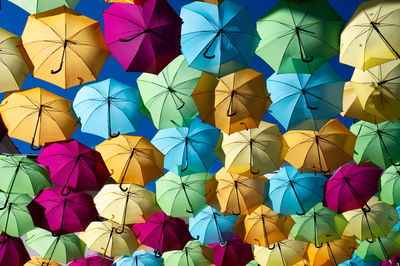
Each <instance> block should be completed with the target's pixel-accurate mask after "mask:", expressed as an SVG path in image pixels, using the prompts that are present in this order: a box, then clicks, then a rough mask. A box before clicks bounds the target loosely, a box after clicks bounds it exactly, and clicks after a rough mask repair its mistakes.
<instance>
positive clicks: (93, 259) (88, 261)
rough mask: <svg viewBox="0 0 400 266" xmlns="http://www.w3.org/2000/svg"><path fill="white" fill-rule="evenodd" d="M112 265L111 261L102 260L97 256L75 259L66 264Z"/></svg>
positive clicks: (73, 265) (76, 265) (84, 265)
mask: <svg viewBox="0 0 400 266" xmlns="http://www.w3.org/2000/svg"><path fill="white" fill-rule="evenodd" d="M111 264H113V260H110V259H107V258H102V257H100V256H97V255H91V256H87V257H85V258H83V259H77V260H74V261H73V262H71V263H70V264H68V265H69V266H97V265H102V266H103V265H104V266H109V265H111Z"/></svg>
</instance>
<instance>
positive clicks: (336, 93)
mask: <svg viewBox="0 0 400 266" xmlns="http://www.w3.org/2000/svg"><path fill="white" fill-rule="evenodd" d="M318 2H320V1H318ZM343 86H344V80H343V78H342V77H340V76H339V75H338V74H337V73H336V72H335V70H334V69H333V68H332V67H331V66H330V65H329V64H325V65H323V66H322V67H320V68H319V69H318V70H317V71H315V72H314V73H313V74H277V73H274V74H273V75H272V76H270V77H269V78H268V79H267V88H268V91H269V93H270V95H271V100H272V105H271V106H270V108H269V109H268V112H269V113H270V114H271V115H272V116H273V117H274V118H275V119H276V120H278V122H279V123H280V124H281V125H282V126H283V127H284V128H285V129H286V130H293V129H301V130H319V129H320V128H321V127H323V126H324V125H325V124H326V123H327V122H328V121H329V120H330V119H331V118H333V117H335V116H336V115H338V114H339V113H340V112H341V111H342V102H343V99H342V97H343ZM283 109H285V110H286V111H285V112H282V110H283Z"/></svg>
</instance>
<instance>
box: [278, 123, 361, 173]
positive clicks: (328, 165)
mask: <svg viewBox="0 0 400 266" xmlns="http://www.w3.org/2000/svg"><path fill="white" fill-rule="evenodd" d="M283 138H284V140H285V141H286V143H287V144H288V146H289V150H288V152H287V154H286V157H285V161H287V162H288V163H290V164H291V165H293V166H294V167H295V168H297V169H298V170H299V172H300V173H304V172H306V173H307V172H314V173H315V172H320V173H323V174H330V173H332V172H333V171H334V170H336V168H338V167H339V166H341V165H343V164H345V163H347V162H349V161H351V160H352V157H353V151H354V145H355V142H356V136H355V135H354V134H353V133H352V132H350V130H348V129H347V128H346V127H345V126H344V125H343V124H342V123H341V122H340V121H339V120H338V119H332V120H330V121H329V122H328V123H326V124H325V126H323V127H322V128H321V129H320V130H319V131H308V130H292V131H289V132H287V133H285V134H284V135H283Z"/></svg>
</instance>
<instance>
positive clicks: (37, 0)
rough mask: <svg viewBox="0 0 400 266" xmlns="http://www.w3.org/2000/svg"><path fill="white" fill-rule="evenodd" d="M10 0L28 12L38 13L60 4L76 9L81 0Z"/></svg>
mask: <svg viewBox="0 0 400 266" xmlns="http://www.w3.org/2000/svg"><path fill="white" fill-rule="evenodd" d="M9 1H10V2H12V3H14V4H16V5H17V6H19V7H20V8H22V9H24V10H25V11H26V12H28V13H30V14H36V13H40V12H44V11H48V10H50V9H54V8H56V7H60V6H67V7H69V8H72V9H75V7H76V6H77V5H78V3H79V0H57V1H48V0H32V1H24V0H9Z"/></svg>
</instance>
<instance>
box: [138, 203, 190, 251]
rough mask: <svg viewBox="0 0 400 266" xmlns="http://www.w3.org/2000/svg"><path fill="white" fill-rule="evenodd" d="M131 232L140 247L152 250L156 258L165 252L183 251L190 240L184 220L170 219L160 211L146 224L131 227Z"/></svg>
mask: <svg viewBox="0 0 400 266" xmlns="http://www.w3.org/2000/svg"><path fill="white" fill-rule="evenodd" d="M132 230H133V232H135V234H136V235H137V236H138V237H139V240H140V243H141V244H142V245H146V246H149V247H151V248H153V249H154V254H155V256H156V257H161V255H162V253H164V252H166V251H170V250H180V249H183V247H184V246H185V244H186V243H187V242H188V241H189V240H190V239H191V236H190V234H189V231H188V230H187V225H186V224H185V221H184V220H182V219H179V218H170V217H168V216H167V215H165V213H164V212H162V211H159V212H158V213H156V214H155V215H153V217H151V218H150V220H148V221H147V222H146V223H142V224H135V225H133V227H132Z"/></svg>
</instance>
